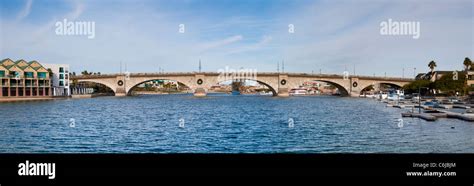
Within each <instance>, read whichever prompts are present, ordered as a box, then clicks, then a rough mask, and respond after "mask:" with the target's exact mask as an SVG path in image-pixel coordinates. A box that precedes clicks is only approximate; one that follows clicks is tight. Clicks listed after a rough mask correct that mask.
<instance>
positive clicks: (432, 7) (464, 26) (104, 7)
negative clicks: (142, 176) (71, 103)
mask: <svg viewBox="0 0 474 186" xmlns="http://www.w3.org/2000/svg"><path fill="white" fill-rule="evenodd" d="M472 7H473V1H470V0H454V1H452V0H433V1H427V0H421V1H412V0H401V1H396V2H393V1H375V0H362V1H348V0H336V1H315V0H295V1H289V0H234V1H231V0H173V1H169V0H163V1H152V0H147V1H145V0H144V1H140V0H136V1H132V0H119V1H111V0H105V1H93V0H86V1H79V0H77V1H74V0H65V1H56V0H45V1H36V0H17V1H1V2H0V11H1V18H0V22H1V24H0V26H1V27H0V28H1V29H0V41H1V46H0V57H1V58H11V59H13V60H18V59H25V60H27V61H30V60H38V61H40V62H43V63H68V64H70V65H71V69H72V71H76V72H80V71H82V70H89V71H100V72H103V73H115V72H118V71H119V69H120V63H122V64H127V70H128V71H130V72H156V71H158V69H159V68H163V69H164V70H165V71H168V72H169V71H197V70H198V61H199V59H201V61H202V66H203V70H204V71H213V72H215V71H217V70H218V69H224V68H225V67H226V66H229V67H231V68H240V67H244V68H254V69H257V70H258V71H260V72H269V71H276V68H277V63H278V62H281V61H285V70H286V71H288V72H307V73H311V71H315V72H319V70H320V69H321V70H322V72H323V73H336V74H342V73H343V71H344V70H345V69H347V70H348V71H350V72H351V73H352V71H353V67H354V66H355V68H356V73H357V74H363V75H373V74H374V73H375V74H376V75H379V76H382V75H384V74H385V73H387V75H388V76H402V73H403V69H405V70H404V75H405V76H406V77H408V76H412V75H413V68H417V72H422V71H427V70H428V67H427V63H428V62H429V61H431V60H435V61H437V63H438V68H439V69H440V70H452V69H462V61H463V59H464V57H470V58H471V59H472V58H473V57H474V56H473V49H474V48H473V43H474V41H473V37H474V36H473V25H474V20H473V8H472ZM65 18H66V19H68V20H70V21H93V22H95V27H96V28H95V32H96V34H95V38H94V39H87V37H86V36H60V35H56V34H55V29H56V27H55V26H54V24H55V23H56V22H57V21H62V20H63V19H65ZM389 18H391V19H393V20H399V21H419V22H420V25H421V36H420V38H419V39H416V40H415V39H412V38H411V37H410V36H382V35H380V33H379V30H380V22H381V21H386V20H388V19H389ZM179 24H184V25H185V29H186V30H185V33H179V32H178V29H179V27H178V25H179ZM288 24H293V25H294V26H295V33H293V34H290V33H288Z"/></svg>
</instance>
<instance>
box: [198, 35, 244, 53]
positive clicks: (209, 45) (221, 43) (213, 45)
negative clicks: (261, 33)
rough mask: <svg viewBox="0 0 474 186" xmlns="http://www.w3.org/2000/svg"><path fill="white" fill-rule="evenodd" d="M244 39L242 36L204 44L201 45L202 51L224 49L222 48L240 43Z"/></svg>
mask: <svg viewBox="0 0 474 186" xmlns="http://www.w3.org/2000/svg"><path fill="white" fill-rule="evenodd" d="M242 39H243V37H242V36H241V35H235V36H231V37H228V38H225V39H222V40H218V41H212V42H208V43H204V44H202V45H201V49H202V50H209V49H212V48H217V47H222V46H225V45H229V44H232V43H235V42H238V41H240V40H242Z"/></svg>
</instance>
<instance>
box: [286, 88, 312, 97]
mask: <svg viewBox="0 0 474 186" xmlns="http://www.w3.org/2000/svg"><path fill="white" fill-rule="evenodd" d="M307 93H308V90H306V89H305V88H294V89H291V90H290V95H292V96H298V95H306V94H307Z"/></svg>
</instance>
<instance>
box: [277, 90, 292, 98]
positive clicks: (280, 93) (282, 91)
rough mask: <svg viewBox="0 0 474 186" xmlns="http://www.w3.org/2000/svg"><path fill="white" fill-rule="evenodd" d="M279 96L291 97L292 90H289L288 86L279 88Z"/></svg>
mask: <svg viewBox="0 0 474 186" xmlns="http://www.w3.org/2000/svg"><path fill="white" fill-rule="evenodd" d="M277 96H278V97H289V96H290V92H289V91H288V88H279V89H278V93H277Z"/></svg>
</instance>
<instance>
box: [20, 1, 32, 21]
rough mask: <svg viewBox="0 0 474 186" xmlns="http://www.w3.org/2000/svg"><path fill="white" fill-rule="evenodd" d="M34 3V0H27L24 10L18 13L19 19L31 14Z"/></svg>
mask: <svg viewBox="0 0 474 186" xmlns="http://www.w3.org/2000/svg"><path fill="white" fill-rule="evenodd" d="M32 5H33V0H27V1H26V4H25V7H24V8H23V10H21V11H20V12H19V13H18V16H17V20H21V19H23V18H25V17H27V16H28V15H30V12H31V6H32Z"/></svg>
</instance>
